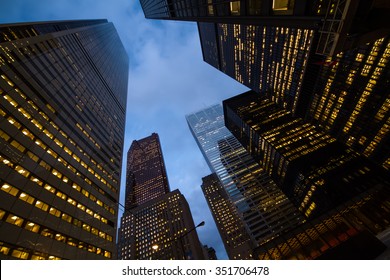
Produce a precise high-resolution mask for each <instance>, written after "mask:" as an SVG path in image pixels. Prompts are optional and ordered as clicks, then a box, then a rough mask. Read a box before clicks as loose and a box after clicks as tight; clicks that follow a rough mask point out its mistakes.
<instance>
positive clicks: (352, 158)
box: [223, 91, 390, 218]
mask: <svg viewBox="0 0 390 280" xmlns="http://www.w3.org/2000/svg"><path fill="white" fill-rule="evenodd" d="M223 105H224V113H225V114H224V115H225V123H226V126H227V128H229V129H230V130H231V131H232V133H233V134H234V135H235V136H236V137H237V139H238V140H239V141H240V142H241V143H242V144H243V145H244V146H245V148H246V149H247V150H248V151H249V152H250V153H251V154H252V155H253V156H254V158H255V159H256V161H257V162H258V163H259V164H260V166H262V167H263V168H264V169H265V170H266V171H267V172H268V173H269V175H270V176H271V177H272V178H273V179H274V181H275V182H276V184H277V185H278V186H279V187H280V188H281V189H282V190H283V192H284V193H285V194H286V195H287V196H288V197H289V198H290V200H291V201H292V202H293V203H294V204H295V205H296V207H297V208H298V209H299V210H300V211H301V212H302V213H303V214H304V215H305V217H307V218H312V217H314V216H316V215H318V214H322V213H324V212H325V211H329V210H331V209H334V208H335V207H337V206H338V205H339V204H341V203H343V202H345V201H348V200H350V199H351V198H353V197H355V196H357V195H359V194H360V193H362V192H364V191H367V190H368V189H370V188H374V187H379V188H388V186H389V185H390V181H389V177H388V175H387V174H386V173H387V172H386V171H385V170H384V169H383V168H381V167H378V166H375V164H373V163H371V162H370V161H369V160H367V159H366V158H364V157H363V156H361V155H359V154H358V153H357V152H355V151H353V150H352V149H351V148H349V147H347V146H345V145H343V144H342V143H339V142H338V141H336V139H335V138H333V137H331V136H330V135H329V134H328V133H326V132H323V131H321V130H320V129H318V128H316V127H315V126H314V125H313V124H310V123H308V122H305V121H304V120H302V119H300V118H297V117H293V116H292V114H291V113H290V112H289V111H287V110H285V109H281V108H279V107H278V106H277V105H276V104H275V103H273V102H272V101H270V100H269V99H265V98H262V97H261V96H260V95H259V94H256V93H255V92H253V91H249V92H245V93H243V94H240V95H238V96H235V97H232V98H230V99H227V100H224V101H223Z"/></svg>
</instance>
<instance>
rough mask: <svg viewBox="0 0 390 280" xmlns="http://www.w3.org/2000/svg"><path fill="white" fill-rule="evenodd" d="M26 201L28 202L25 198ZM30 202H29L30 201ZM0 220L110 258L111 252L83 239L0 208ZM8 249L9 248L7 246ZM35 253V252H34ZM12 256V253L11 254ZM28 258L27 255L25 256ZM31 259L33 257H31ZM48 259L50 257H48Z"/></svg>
mask: <svg viewBox="0 0 390 280" xmlns="http://www.w3.org/2000/svg"><path fill="white" fill-rule="evenodd" d="M2 189H3V188H2ZM26 202H29V201H28V200H26ZM30 204H31V203H30ZM0 220H4V221H5V222H7V223H9V224H12V225H15V226H18V227H22V228H24V229H26V230H29V231H31V232H34V233H39V234H41V235H43V236H45V237H48V238H51V239H55V240H57V241H60V242H64V243H66V244H68V245H70V246H73V247H77V248H79V249H82V250H87V251H88V252H91V253H95V254H97V255H103V256H104V257H106V258H111V252H109V251H106V250H102V249H101V248H97V247H96V246H93V245H90V244H87V243H85V242H83V241H80V240H77V239H74V238H72V237H69V236H67V235H64V234H61V233H59V232H56V231H53V230H51V229H48V228H46V227H44V226H42V225H40V224H37V223H34V222H32V221H29V220H25V219H23V218H21V217H19V216H17V215H14V214H12V213H7V212H6V211H4V210H2V209H0ZM8 249H9V248H8ZM3 253H4V254H5V255H7V254H8V253H9V251H6V252H3ZM34 253H35V252H34ZM12 256H13V255H12ZM27 258H29V257H28V256H27V257H26V258H25V259H27ZM31 259H34V258H33V257H31ZM49 259H50V258H49Z"/></svg>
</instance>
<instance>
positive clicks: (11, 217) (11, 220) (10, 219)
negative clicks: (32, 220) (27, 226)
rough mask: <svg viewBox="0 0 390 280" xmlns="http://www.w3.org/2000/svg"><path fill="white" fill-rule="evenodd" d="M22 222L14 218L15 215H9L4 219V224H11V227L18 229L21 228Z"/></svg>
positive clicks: (18, 218)
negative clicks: (14, 226)
mask: <svg viewBox="0 0 390 280" xmlns="http://www.w3.org/2000/svg"><path fill="white" fill-rule="evenodd" d="M23 221H24V219H22V218H20V217H18V216H15V215H12V214H9V215H8V217H7V219H6V222H7V223H10V224H13V225H16V226H18V227H21V226H22V224H23Z"/></svg>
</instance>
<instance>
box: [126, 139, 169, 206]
mask: <svg viewBox="0 0 390 280" xmlns="http://www.w3.org/2000/svg"><path fill="white" fill-rule="evenodd" d="M169 191H170V189H169V184H168V179H167V172H166V169H165V163H164V158H163V154H162V151H161V145H160V140H159V137H158V134H157V133H153V134H152V135H150V136H149V137H146V138H143V139H141V140H134V141H133V143H132V144H131V147H130V149H129V152H128V154H127V178H126V199H125V207H126V209H131V208H134V207H136V206H138V205H141V204H142V203H145V202H147V201H149V200H152V199H154V198H157V197H159V196H161V195H164V194H166V193H168V192H169Z"/></svg>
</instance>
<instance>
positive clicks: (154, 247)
mask: <svg viewBox="0 0 390 280" xmlns="http://www.w3.org/2000/svg"><path fill="white" fill-rule="evenodd" d="M204 225H205V222H204V221H201V222H200V223H199V224H198V225H197V226H195V227H193V228H192V229H190V230H189V231H187V232H186V233H184V234H183V235H181V236H179V237H178V238H176V239H175V240H173V241H172V242H177V241H179V242H180V248H181V253H182V254H183V259H185V250H184V245H183V240H182V239H183V237H185V236H186V235H187V234H189V233H190V232H192V231H194V230H195V229H196V228H198V227H202V226H204ZM159 248H160V246H159V245H158V244H153V245H152V249H153V250H154V251H155V252H156V253H155V254H157V252H158V249H159Z"/></svg>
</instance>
